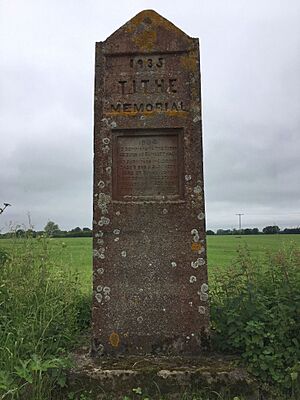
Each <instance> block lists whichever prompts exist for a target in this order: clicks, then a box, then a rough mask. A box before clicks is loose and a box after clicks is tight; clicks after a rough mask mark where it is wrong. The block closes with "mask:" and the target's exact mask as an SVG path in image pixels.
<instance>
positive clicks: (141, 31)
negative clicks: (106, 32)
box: [104, 10, 195, 54]
mask: <svg viewBox="0 0 300 400" xmlns="http://www.w3.org/2000/svg"><path fill="white" fill-rule="evenodd" d="M194 43H195V42H194V39H192V38H191V37H189V36H188V35H187V34H185V33H184V32H183V31H182V30H180V29H179V28H177V27H176V26H175V25H174V24H172V23H171V22H170V21H168V20H167V19H165V18H164V17H162V16H161V15H159V14H158V13H157V12H156V11H154V10H144V11H141V12H140V13H138V14H137V15H136V16H135V17H133V18H132V19H131V20H130V21H128V22H126V24H125V25H123V26H121V28H119V29H118V30H117V31H116V32H114V33H113V34H112V35H111V36H109V37H108V38H107V39H106V41H105V42H104V44H105V52H107V53H127V54H129V53H139V54H141V53H146V54H147V53H155V52H161V51H163V52H180V51H187V50H190V49H191V48H193V47H194Z"/></svg>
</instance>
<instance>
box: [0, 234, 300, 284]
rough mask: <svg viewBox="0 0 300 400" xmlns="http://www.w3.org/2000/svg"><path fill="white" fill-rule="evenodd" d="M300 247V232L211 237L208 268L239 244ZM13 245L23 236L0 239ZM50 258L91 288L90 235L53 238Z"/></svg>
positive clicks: (262, 250)
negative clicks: (75, 274)
mask: <svg viewBox="0 0 300 400" xmlns="http://www.w3.org/2000/svg"><path fill="white" fill-rule="evenodd" d="M292 242H293V243H295V244H296V245H297V246H299V247H300V235H249V236H241V237H237V236H208V237H207V248H208V249H207V251H208V269H209V272H211V273H213V271H214V269H215V267H225V268H226V267H227V266H229V265H231V264H232V263H233V262H234V260H235V257H236V255H237V254H236V251H237V249H238V248H239V247H240V246H245V245H247V246H248V248H249V250H250V252H251V255H253V256H254V257H258V258H260V257H263V256H264V254H266V251H268V250H271V251H276V250H278V249H281V248H282V247H284V246H288V245H289V244H290V243H292ZM12 246H20V247H21V246H22V239H18V240H13V239H3V240H0V249H1V248H2V249H3V248H4V249H5V248H6V249H9V248H11V247H12ZM50 252H51V257H52V258H53V260H55V261H56V263H60V264H61V265H62V266H63V268H70V269H72V270H76V271H78V273H79V274H80V277H81V278H80V279H82V288H83V290H84V291H89V290H90V289H89V288H90V287H91V280H92V276H91V275H92V274H91V271H92V267H91V265H92V239H91V238H63V239H50Z"/></svg>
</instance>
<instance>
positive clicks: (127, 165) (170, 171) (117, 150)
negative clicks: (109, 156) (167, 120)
mask: <svg viewBox="0 0 300 400" xmlns="http://www.w3.org/2000/svg"><path fill="white" fill-rule="evenodd" d="M178 131H179V132H176V130H172V131H168V130H166V133H164V132H163V131H161V132H156V131H152V132H146V133H145V132H141V131H137V132H136V133H134V132H131V133H125V134H124V133H122V132H119V133H116V134H115V137H114V160H113V168H114V182H113V187H114V198H115V199H119V200H131V199H135V198H145V199H152V198H171V199H176V198H179V197H180V196H181V179H180V178H181V172H180V171H181V167H180V166H181V164H182V163H181V135H180V133H181V132H180V130H178Z"/></svg>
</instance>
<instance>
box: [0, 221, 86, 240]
mask: <svg viewBox="0 0 300 400" xmlns="http://www.w3.org/2000/svg"><path fill="white" fill-rule="evenodd" d="M44 235H46V236H48V237H53V238H68V237H92V236H93V231H92V230H91V229H90V228H87V227H85V228H82V229H81V228H80V227H79V226H77V227H76V228H74V229H71V230H70V231H62V230H60V228H59V226H58V225H57V224H56V223H55V222H53V221H48V222H47V224H46V225H45V227H44V230H42V231H35V230H33V229H21V228H19V229H17V230H16V231H14V232H7V233H3V234H0V239H5V238H11V237H14V236H17V237H25V236H31V237H38V236H44Z"/></svg>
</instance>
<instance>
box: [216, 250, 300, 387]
mask: <svg viewBox="0 0 300 400" xmlns="http://www.w3.org/2000/svg"><path fill="white" fill-rule="evenodd" d="M299 310H300V251H299V249H297V248H296V247H295V246H294V245H293V244H291V245H290V246H289V247H286V248H283V249H281V250H279V251H278V252H277V253H272V254H271V253H267V254H266V255H265V258H264V260H263V261H261V260H259V261H258V260H256V259H254V258H252V257H251V256H250V253H249V250H248V249H247V247H244V248H240V249H239V250H238V256H237V260H236V263H235V264H234V265H233V266H232V267H231V268H230V269H228V270H227V271H223V270H222V271H219V273H218V275H216V277H215V280H214V282H213V284H212V286H211V313H212V323H213V328H214V331H215V334H214V337H213V341H214V344H215V346H216V347H217V348H218V349H219V350H221V351H228V352H235V353H239V354H241V356H242V358H243V359H244V360H245V361H246V364H247V367H248V370H249V371H250V372H251V373H252V374H253V375H255V376H257V377H258V378H259V379H260V380H262V381H264V382H266V383H269V384H272V385H273V386H274V384H276V386H278V387H280V388H283V389H288V390H289V391H293V390H296V387H297V381H298V385H299V377H298V371H299V361H298V360H299V356H300V342H299V341H300V338H299V332H300V315H299ZM298 387H299V386H298Z"/></svg>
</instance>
